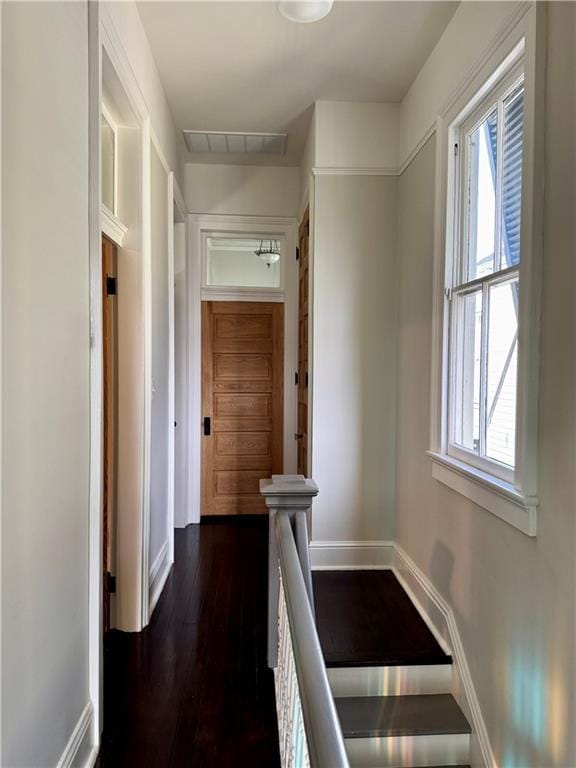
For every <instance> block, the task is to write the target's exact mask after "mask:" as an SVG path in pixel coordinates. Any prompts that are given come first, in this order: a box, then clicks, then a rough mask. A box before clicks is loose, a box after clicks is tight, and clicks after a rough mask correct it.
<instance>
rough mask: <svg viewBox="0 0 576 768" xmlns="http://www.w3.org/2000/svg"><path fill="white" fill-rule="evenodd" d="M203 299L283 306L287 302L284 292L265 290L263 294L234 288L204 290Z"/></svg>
mask: <svg viewBox="0 0 576 768" xmlns="http://www.w3.org/2000/svg"><path fill="white" fill-rule="evenodd" d="M201 297H202V301H265V302H271V303H273V304H274V303H276V304H282V303H283V302H284V301H285V293H284V291H274V293H272V292H270V293H268V292H267V289H265V288H264V289H262V292H260V291H258V290H257V289H250V290H246V291H240V290H235V289H233V288H230V289H229V290H223V289H222V288H214V289H210V288H202V292H201Z"/></svg>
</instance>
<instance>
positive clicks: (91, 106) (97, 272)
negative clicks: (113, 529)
mask: <svg viewBox="0 0 576 768" xmlns="http://www.w3.org/2000/svg"><path fill="white" fill-rule="evenodd" d="M100 9H101V5H100V3H88V71H89V81H88V112H89V116H88V121H89V124H88V141H89V160H88V162H89V190H88V192H89V202H88V205H89V209H88V227H89V254H88V259H89V273H90V278H89V279H90V285H89V292H90V470H89V471H90V480H89V483H90V491H89V493H90V499H89V528H88V690H89V695H90V699H91V701H92V704H93V717H92V727H91V730H92V734H91V737H92V743H93V744H94V745H96V746H97V745H98V744H99V742H100V733H101V731H102V723H103V703H102V701H103V698H102V685H103V682H102V478H103V435H102V418H103V417H102V406H103V402H102V398H103V386H102V383H103V364H104V360H103V357H104V355H103V340H102V230H101V226H102V225H101V219H100V216H101V209H100V197H101V195H100V138H101V134H100V109H101V103H102V81H101V71H102V46H101V41H100Z"/></svg>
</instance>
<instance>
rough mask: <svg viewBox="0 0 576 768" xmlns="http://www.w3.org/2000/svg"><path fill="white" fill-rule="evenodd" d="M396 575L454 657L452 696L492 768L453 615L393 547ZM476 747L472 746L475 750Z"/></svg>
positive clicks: (488, 767)
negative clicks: (469, 722) (468, 721)
mask: <svg viewBox="0 0 576 768" xmlns="http://www.w3.org/2000/svg"><path fill="white" fill-rule="evenodd" d="M394 572H395V574H396V576H397V578H398V580H399V581H400V583H401V584H402V586H403V587H404V589H405V590H406V592H407V593H408V595H409V596H410V598H411V600H412V602H413V603H414V605H415V606H416V608H417V609H418V611H419V613H420V615H421V616H422V618H423V619H424V621H425V622H426V624H427V625H428V626H429V627H430V630H431V631H432V632H433V634H434V636H435V637H436V638H437V640H438V642H439V643H440V644H441V646H442V647H443V648H444V649H445V650H446V651H447V652H448V653H450V654H451V655H452V659H453V672H454V674H453V675H452V694H453V695H454V698H455V699H456V701H457V702H458V704H459V705H460V707H461V708H462V710H463V711H464V713H465V714H466V716H467V717H468V718H469V720H471V724H472V731H473V734H472V739H473V741H476V742H477V747H478V752H479V757H480V759H481V760H482V762H483V763H484V766H485V768H492V767H493V766H495V765H497V763H496V759H495V757H494V752H493V750H492V746H491V744H490V740H489V738H488V731H487V730H486V724H485V722H484V718H483V716H482V711H481V709H480V704H479V703H478V697H477V696H476V690H475V688H474V683H473V681H472V676H471V674H470V668H469V667H468V662H467V660H466V655H465V653H464V647H463V645H462V640H461V639H460V633H459V631H458V625H457V624H456V619H455V617H454V611H453V610H452V608H451V607H450V605H449V604H448V603H447V602H446V600H445V599H444V598H443V597H442V595H441V594H440V593H439V592H438V590H437V589H436V587H435V586H434V585H433V584H432V582H431V581H430V580H429V579H428V577H427V576H426V575H425V574H424V573H423V572H422V571H421V570H420V568H418V566H417V565H416V563H415V562H414V561H413V560H412V559H411V558H410V557H409V555H408V554H407V553H406V552H405V551H404V550H403V549H402V547H400V546H399V545H398V544H394ZM475 746H476V745H472V747H473V748H474V747H475ZM473 762H475V761H473Z"/></svg>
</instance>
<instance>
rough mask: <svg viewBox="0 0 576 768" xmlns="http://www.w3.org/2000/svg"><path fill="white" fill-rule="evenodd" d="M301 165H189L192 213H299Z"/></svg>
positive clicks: (270, 214) (295, 214)
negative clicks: (298, 166) (287, 166)
mask: <svg viewBox="0 0 576 768" xmlns="http://www.w3.org/2000/svg"><path fill="white" fill-rule="evenodd" d="M299 186H300V172H299V169H298V168H281V167H275V166H266V167H265V166H254V165H252V166H249V165H200V164H198V165H197V164H188V165H186V204H187V206H188V212H189V213H206V214H225V215H228V214H232V215H242V216H297V215H298V207H299V191H300V190H299Z"/></svg>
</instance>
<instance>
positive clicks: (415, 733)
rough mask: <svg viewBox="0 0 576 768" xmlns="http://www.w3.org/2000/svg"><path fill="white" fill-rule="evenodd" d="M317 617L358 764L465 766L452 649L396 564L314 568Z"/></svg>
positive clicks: (466, 744)
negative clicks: (438, 636) (407, 588)
mask: <svg viewBox="0 0 576 768" xmlns="http://www.w3.org/2000/svg"><path fill="white" fill-rule="evenodd" d="M313 584H314V602H315V609H316V624H317V629H318V635H319V638H320V645H321V647H322V652H323V655H324V661H325V663H326V668H327V673H328V680H329V683H330V687H331V690H332V694H333V696H334V698H335V703H336V710H337V713H338V718H339V720H340V725H341V728H342V732H343V735H344V740H345V746H346V751H347V753H348V759H349V761H350V765H351V766H352V768H420V767H421V766H434V767H439V766H465V765H466V764H467V762H468V760H469V754H470V731H471V729H470V725H469V723H468V721H467V719H466V717H465V716H464V714H463V713H462V711H461V709H460V707H459V706H458V704H457V703H456V701H455V700H454V698H453V697H452V695H451V693H450V691H451V680H452V658H451V657H450V656H449V655H447V654H446V653H445V652H444V651H443V650H442V648H441V647H440V645H439V644H438V642H437V640H436V639H435V637H434V636H433V634H432V633H431V632H430V630H429V629H428V627H427V625H426V624H425V622H424V621H423V620H422V618H421V617H420V615H419V613H418V611H417V610H416V608H415V607H414V605H413V603H412V602H411V600H410V598H409V597H408V596H407V594H406V593H405V592H404V590H403V589H402V586H401V585H400V583H399V582H398V580H397V579H396V577H395V576H394V574H393V573H392V571H315V572H314V573H313Z"/></svg>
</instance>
